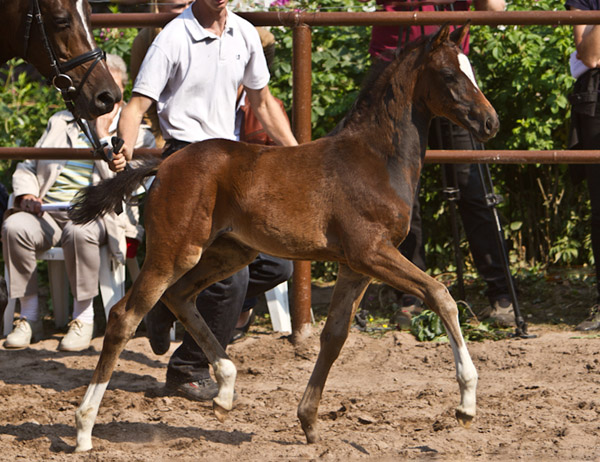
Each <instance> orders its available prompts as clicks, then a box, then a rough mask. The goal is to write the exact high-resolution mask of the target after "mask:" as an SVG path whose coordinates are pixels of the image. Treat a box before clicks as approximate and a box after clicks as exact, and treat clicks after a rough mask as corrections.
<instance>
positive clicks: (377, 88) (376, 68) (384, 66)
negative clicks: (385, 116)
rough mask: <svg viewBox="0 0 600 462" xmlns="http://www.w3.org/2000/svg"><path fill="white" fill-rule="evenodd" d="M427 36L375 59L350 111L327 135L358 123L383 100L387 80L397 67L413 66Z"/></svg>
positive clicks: (420, 53)
mask: <svg viewBox="0 0 600 462" xmlns="http://www.w3.org/2000/svg"><path fill="white" fill-rule="evenodd" d="M429 38H430V37H428V36H422V37H420V38H419V39H417V40H415V41H414V42H411V43H409V44H408V45H406V46H405V47H404V48H403V49H402V50H396V51H395V52H394V53H393V54H391V57H392V59H391V60H384V59H377V60H376V61H375V62H374V63H373V65H372V66H371V69H370V70H369V72H368V74H367V75H366V77H365V79H364V81H363V83H362V87H361V90H360V92H359V94H358V96H357V98H356V101H355V102H354V104H353V105H352V107H351V108H350V111H348V114H346V116H345V117H344V118H343V119H342V120H341V121H340V123H339V124H338V125H337V126H336V127H335V128H334V129H333V130H332V131H331V132H330V133H329V136H332V135H335V134H337V133H339V131H340V130H342V129H344V128H347V127H349V126H352V125H356V124H358V123H359V122H361V121H362V120H363V118H364V117H365V116H367V115H368V114H370V113H371V112H372V111H373V108H374V107H375V106H376V105H377V103H380V102H381V101H382V100H383V94H384V92H385V91H386V89H387V86H388V83H389V81H390V80H391V79H392V77H393V76H394V75H395V74H396V72H397V70H398V67H400V66H406V67H407V69H408V68H414V67H415V64H414V63H415V62H416V61H417V60H418V58H419V57H420V56H422V52H423V51H424V49H425V48H423V49H421V45H422V44H423V43H424V42H426V41H428V40H429ZM411 54H412V55H413V56H411ZM411 63H412V64H411Z"/></svg>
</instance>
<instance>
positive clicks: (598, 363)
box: [0, 325, 600, 461]
mask: <svg viewBox="0 0 600 462" xmlns="http://www.w3.org/2000/svg"><path fill="white" fill-rule="evenodd" d="M321 327H322V326H320V325H317V326H315V328H314V333H313V335H312V336H311V337H310V338H309V339H308V341H307V342H306V343H305V344H304V345H303V346H302V347H294V346H293V345H292V344H291V343H290V342H289V340H288V339H286V338H285V337H282V336H281V335H278V334H274V333H272V332H270V331H269V330H268V329H266V328H261V327H256V328H253V329H252V330H251V334H250V335H249V336H247V337H246V338H245V339H243V340H242V341H240V342H238V343H236V344H234V345H232V346H230V348H229V352H230V354H231V357H232V359H233V360H234V362H235V363H236V365H237V366H238V371H239V372H238V380H237V387H236V389H237V392H238V394H239V399H238V401H237V405H236V407H235V409H234V410H233V411H232V412H231V415H230V418H229V420H228V421H226V422H225V423H223V424H221V423H219V422H218V421H217V419H216V418H215V417H213V415H212V412H211V408H210V405H208V404H200V403H195V402H190V401H188V400H186V399H184V398H179V397H165V396H162V395H161V388H162V386H163V382H164V377H165V365H166V361H167V359H168V357H169V355H168V354H167V355H165V356H160V357H159V356H155V355H154V354H153V353H152V352H151V350H150V347H149V344H148V342H147V340H146V338H145V337H142V336H140V337H136V338H134V339H133V340H131V341H130V342H129V344H128V345H127V349H126V351H124V353H123V354H122V356H121V358H120V360H119V363H118V367H117V370H116V372H115V374H114V375H113V379H112V381H111V383H110V385H109V389H108V390H107V392H106V394H105V397H104V400H103V402H102V405H101V407H100V412H99V415H98V418H97V421H96V426H95V428H94V432H93V444H94V449H93V450H92V452H90V453H85V454H75V453H73V450H74V446H75V427H74V423H75V418H74V414H75V410H76V408H77V407H78V406H79V403H80V401H81V399H82V397H83V394H84V392H85V389H86V387H87V384H88V383H89V380H90V378H91V375H92V371H93V369H94V367H95V365H96V362H97V359H98V354H99V351H100V349H101V345H102V338H101V337H98V338H95V339H94V340H93V342H92V347H91V348H90V349H89V350H86V351H84V352H80V353H61V352H58V351H56V348H57V346H58V342H59V340H60V336H61V335H62V334H55V335H53V336H52V337H51V338H49V339H47V340H43V341H41V342H38V343H36V344H34V345H32V347H31V348H29V349H25V350H19V351H7V350H5V349H4V348H1V349H0V361H1V369H0V370H1V375H0V390H1V392H0V403H1V404H0V409H1V412H0V448H1V450H0V460H7V461H8V460H11V461H12V460H74V461H77V460H98V461H149V460H161V461H162V460H177V461H192V460H210V461H227V460H240V461H245V460H248V461H250V460H251V461H255V460H260V461H265V460H316V459H325V460H359V459H365V460H378V461H379V460H443V461H448V460H456V461H464V460H479V461H488V460H535V461H538V460H551V459H552V460H596V461H600V338H598V336H581V335H579V334H578V333H575V332H574V331H571V330H565V329H564V328H558V327H552V326H547V325H537V326H532V327H530V333H533V334H537V336H538V337H537V338H535V339H507V340H502V341H496V342H493V341H485V342H481V343H479V342H478V343H470V344H469V350H470V352H471V355H472V357H473V360H474V363H475V366H476V367H477V369H478V371H479V377H480V380H479V388H478V415H477V417H476V420H475V421H474V423H473V426H472V427H471V428H470V429H468V430H467V429H464V428H461V427H460V426H459V425H458V424H457V422H456V420H455V419H454V417H453V415H454V407H455V406H456V405H457V404H458V402H459V394H458V386H457V383H456V381H455V378H454V375H455V372H454V364H453V359H452V352H451V348H450V346H449V345H448V344H440V343H420V342H417V341H416V340H415V338H414V337H413V336H412V335H411V334H409V333H407V332H401V331H392V332H387V333H386V334H385V335H383V336H379V338H377V337H374V336H372V335H368V334H365V333H362V332H358V331H357V330H356V329H353V330H352V333H351V335H350V337H349V339H348V341H347V343H346V345H345V347H344V349H343V350H342V353H341V356H340V358H339V359H338V361H337V362H336V364H335V365H334V367H333V369H332V371H331V374H330V376H329V380H328V383H327V387H326V389H325V393H324V396H323V400H322V402H321V407H320V410H319V419H320V429H321V436H322V441H321V442H320V443H318V444H315V445H307V444H306V442H305V438H304V435H303V433H302V430H301V428H300V425H299V423H298V420H297V418H296V406H297V404H298V402H299V400H300V398H301V396H302V393H303V391H304V388H305V386H306V383H307V381H308V378H309V375H310V373H311V371H312V367H313V364H314V361H315V359H316V355H317V352H318V333H319V331H320V329H321ZM176 346H177V343H173V344H172V346H171V351H173V350H174V349H175V348H176Z"/></svg>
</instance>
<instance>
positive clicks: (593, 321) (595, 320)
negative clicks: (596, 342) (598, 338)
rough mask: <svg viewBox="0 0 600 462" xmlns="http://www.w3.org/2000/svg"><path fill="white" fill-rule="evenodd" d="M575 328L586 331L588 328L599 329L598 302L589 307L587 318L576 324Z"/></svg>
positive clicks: (599, 313) (599, 307) (599, 306)
mask: <svg viewBox="0 0 600 462" xmlns="http://www.w3.org/2000/svg"><path fill="white" fill-rule="evenodd" d="M575 330H579V331H583V332H587V331H590V330H600V304H596V305H594V306H592V308H590V315H589V316H588V318H587V319H586V320H585V321H583V322H580V323H579V324H577V327H575Z"/></svg>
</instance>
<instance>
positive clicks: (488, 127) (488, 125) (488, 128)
mask: <svg viewBox="0 0 600 462" xmlns="http://www.w3.org/2000/svg"><path fill="white" fill-rule="evenodd" d="M496 126H497V124H496V120H495V119H494V118H492V117H488V118H487V119H485V132H486V133H487V134H490V133H494V131H495V130H496Z"/></svg>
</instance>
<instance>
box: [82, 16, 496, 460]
mask: <svg viewBox="0 0 600 462" xmlns="http://www.w3.org/2000/svg"><path fill="white" fill-rule="evenodd" d="M465 32H466V29H462V30H461V31H460V32H458V33H457V34H454V35H452V36H451V35H450V33H449V29H448V27H443V28H442V29H441V30H440V31H439V33H438V34H436V35H435V36H433V37H431V38H428V39H425V40H422V41H420V42H418V43H415V44H413V45H410V46H409V47H407V48H406V49H405V50H404V51H402V52H401V53H399V54H398V56H397V57H396V58H395V59H394V60H393V61H392V62H390V63H389V64H387V65H385V66H383V67H381V68H379V67H377V68H376V69H375V70H374V71H373V73H372V75H371V79H370V80H369V81H368V83H367V85H366V86H365V89H364V90H363V91H362V92H361V94H360V95H359V98H358V99H357V101H356V104H355V105H354V107H353V109H352V110H351V111H350V113H349V114H348V116H347V117H346V118H345V119H344V120H343V121H342V122H341V123H340V124H339V126H338V127H337V129H336V130H334V132H333V133H332V134H330V135H329V136H327V137H324V138H321V139H320V140H316V141H313V142H311V143H306V144H303V145H300V146H296V147H287V148H283V147H263V146H257V145H250V144H246V143H236V142H232V141H227V140H220V139H217V140H209V141H204V142H202V143H194V144H192V145H189V146H188V147H186V148H184V149H182V150H181V151H179V152H178V153H176V154H174V155H172V156H171V157H169V158H168V159H166V160H165V161H164V162H163V163H162V164H161V165H160V167H158V168H157V167H156V163H157V162H160V160H154V161H153V162H154V164H146V165H142V166H138V167H137V168H131V169H129V170H127V171H125V172H124V173H122V174H119V175H117V176H116V177H115V178H114V179H112V180H108V181H106V182H103V183H101V184H100V185H98V186H95V187H91V188H87V190H86V192H85V193H84V195H83V197H82V198H81V201H80V203H79V204H77V205H76V206H75V208H74V209H73V210H72V211H71V213H70V216H71V218H72V219H73V220H74V221H75V222H79V223H83V222H87V221H91V220H92V219H94V218H95V217H96V216H98V215H100V214H103V213H105V212H106V211H109V210H114V209H115V207H116V206H117V205H118V204H120V203H121V201H122V197H123V195H124V194H127V193H131V192H132V191H133V190H135V189H136V188H137V185H138V183H139V182H140V181H141V180H142V179H143V178H144V177H145V176H147V175H149V174H153V173H156V179H155V180H154V182H153V184H152V187H151V189H150V192H149V194H148V197H147V203H146V207H145V217H144V219H145V227H146V236H147V239H146V259H145V261H144V265H143V267H142V270H141V272H140V274H139V276H138V278H137V279H136V281H135V282H134V284H133V286H132V288H131V290H130V291H129V292H128V293H127V295H126V296H125V297H124V298H123V299H122V300H121V301H120V302H118V303H117V304H116V305H115V306H114V307H113V308H112V310H111V312H110V317H109V320H108V324H107V328H106V334H105V339H104V346H103V349H102V354H101V356H100V359H99V362H98V366H97V367H96V371H95V372H94V376H93V377H92V382H91V384H90V386H89V387H88V389H87V392H86V394H85V396H84V398H83V402H82V403H81V406H80V407H79V409H78V410H77V413H76V420H77V450H78V451H84V450H88V449H90V448H91V447H92V427H93V424H94V420H95V417H96V414H97V412H98V408H99V405H100V401H101V399H102V396H103V394H104V392H105V390H106V388H107V386H108V381H109V379H110V376H111V374H112V371H113V368H114V367H115V364H116V363H117V357H118V356H119V354H120V353H121V351H122V350H123V348H124V347H125V344H126V343H127V340H128V339H129V338H131V337H132V336H133V334H134V333H135V330H136V328H137V326H138V324H139V322H140V321H141V320H142V318H143V317H144V315H145V314H146V313H147V312H148V311H149V310H150V309H151V308H152V307H153V306H154V305H155V304H156V303H157V302H158V300H159V299H160V300H162V301H163V302H164V303H165V304H166V305H167V306H168V307H169V308H170V309H171V311H173V313H175V314H176V316H177V318H178V319H179V320H180V321H182V322H183V324H184V325H185V327H186V329H187V331H188V332H189V333H190V334H191V335H192V336H193V338H194V339H195V340H196V341H197V342H198V344H199V345H200V346H201V347H202V349H203V350H204V352H205V353H206V356H207V358H208V359H209V360H210V361H211V363H212V365H213V369H214V372H215V376H216V378H217V381H218V383H219V394H218V396H217V397H216V398H215V399H214V401H213V408H214V410H215V413H216V415H217V417H219V418H224V417H225V416H226V414H227V412H228V411H229V410H230V409H231V408H232V400H233V386H234V382H235V377H236V369H235V366H234V365H233V363H232V362H231V361H230V360H229V359H228V358H227V355H226V354H225V351H224V350H223V348H222V347H221V345H219V343H218V342H217V340H216V339H215V337H214V336H213V335H212V333H211V332H210V330H209V329H208V326H207V325H206V323H205V322H204V320H203V319H202V318H201V316H199V315H198V311H197V310H196V306H195V303H194V301H195V299H196V295H197V294H198V293H199V292H200V291H201V290H202V289H204V288H205V287H207V286H209V285H210V284H212V283H214V282H217V281H220V280H222V279H224V278H225V277H227V276H229V275H231V274H233V273H234V272H235V271H238V270H239V269H241V268H243V267H244V266H246V265H248V264H249V263H250V262H252V261H253V260H254V258H255V257H256V255H257V254H258V252H259V251H261V252H265V253H268V254H271V255H275V256H278V257H282V258H288V259H300V260H326V261H338V262H339V264H340V265H339V273H338V279H337V281H336V285H335V290H334V292H333V296H332V300H331V305H330V308H329V314H328V317H327V321H326V323H325V326H324V328H323V331H322V334H321V351H320V353H319V356H318V359H317V363H316V365H315V368H314V370H313V373H312V375H311V378H310V380H309V383H308V386H307V388H306V391H305V393H304V396H303V398H302V400H301V401H300V405H299V406H298V417H299V418H300V422H301V424H302V429H303V430H304V432H305V434H306V438H307V441H308V442H309V443H313V442H315V441H317V440H318V431H317V415H318V406H319V402H320V400H321V396H322V393H323V389H324V386H325V381H326V379H327V375H328V373H329V370H330V369H331V366H332V365H333V363H334V361H335V360H336V358H337V357H338V354H339V352H340V351H341V349H342V346H343V344H344V342H345V340H346V338H347V336H348V332H349V329H350V325H351V322H352V319H353V316H354V313H355V312H356V309H357V307H358V304H359V302H360V300H361V298H362V296H363V294H364V292H365V290H366V288H367V286H368V285H369V283H370V282H371V281H372V280H373V279H378V280H380V281H383V282H385V283H386V284H388V285H390V286H392V287H395V288H396V289H398V290H399V291H402V292H403V293H410V294H413V295H415V296H417V297H419V298H421V299H423V300H424V301H425V303H426V304H427V306H428V307H430V308H431V309H432V310H433V311H435V312H436V313H437V314H438V315H439V316H440V318H441V320H442V322H443V323H444V326H445V328H446V331H447V332H448V338H449V340H450V345H451V347H452V350H453V353H454V359H455V363H456V375H457V381H458V385H459V389H460V404H459V406H458V407H457V409H456V416H457V418H458V420H459V422H460V423H462V424H463V425H465V426H468V425H469V424H470V422H471V420H472V419H473V417H474V416H475V411H476V405H475V402H476V394H475V391H476V386H477V371H476V370H475V367H474V365H473V362H472V361H471V357H470V356H469V352H468V351H467V347H466V345H465V342H464V339H463V337H462V334H461V331H460V326H459V324H458V309H457V306H456V302H455V301H454V300H453V299H452V297H451V296H450V293H449V292H448V290H447V288H446V287H445V286H444V285H443V284H441V283H439V282H437V281H436V280H434V279H433V278H432V277H430V276H429V275H427V274H426V273H424V272H423V271H421V270H420V269H418V268H417V267H415V266H414V265H413V264H412V263H411V262H410V261H408V260H407V259H406V258H405V257H403V256H402V254H401V253H400V252H399V251H398V248H397V247H398V245H399V244H400V242H402V240H403V239H404V238H405V237H406V235H407V233H408V230H409V224H410V213H411V209H412V203H413V200H414V196H415V191H416V187H417V182H418V179H419V175H420V171H421V167H422V164H423V160H424V157H425V150H426V147H427V137H428V132H429V125H430V123H431V119H432V118H433V117H434V116H444V117H448V118H449V119H450V120H452V121H454V122H456V123H458V124H459V125H461V126H463V127H464V128H466V129H467V130H469V131H470V133H472V134H473V136H475V137H477V138H478V139H480V140H485V139H488V138H490V137H491V136H493V135H494V133H495V132H496V131H497V130H498V118H497V116H496V113H495V111H494V109H493V108H492V107H491V105H490V104H489V102H488V101H487V100H486V99H485V97H484V96H483V94H482V93H481V91H480V90H479V89H478V88H477V86H476V84H475V82H474V80H473V79H472V78H471V76H469V75H468V74H469V72H468V70H467V68H466V67H465V65H464V64H463V62H464V61H465V59H464V58H462V56H461V55H462V52H461V50H460V48H459V47H458V45H457V44H458V43H460V34H464V33H465ZM165 224H168V225H165Z"/></svg>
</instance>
